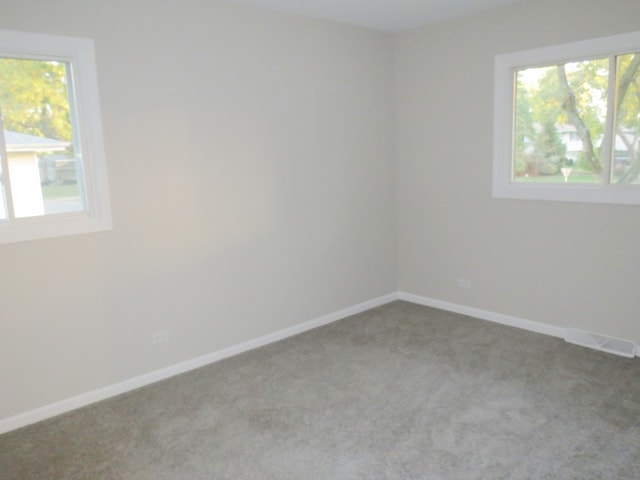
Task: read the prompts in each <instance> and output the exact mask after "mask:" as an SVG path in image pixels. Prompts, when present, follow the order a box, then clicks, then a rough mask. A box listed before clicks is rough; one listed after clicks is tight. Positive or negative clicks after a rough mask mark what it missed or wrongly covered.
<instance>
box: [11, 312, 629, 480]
mask: <svg viewBox="0 0 640 480" xmlns="http://www.w3.org/2000/svg"><path fill="white" fill-rule="evenodd" d="M604 478H606V479H608V480H615V479H625V480H627V479H632V478H640V361H638V359H628V358H623V357H618V356H614V355H610V354H607V353H603V352H598V351H594V350H590V349H586V348H583V347H579V346H575V345H571V344H568V343H566V342H564V341H563V340H561V339H558V338H554V337H549V336H544V335H540V334H536V333H532V332H527V331H523V330H519V329H516V328H512V327H507V326H504V325H498V324H493V323H490V322H484V321H480V320H477V319H473V318H470V317H466V316H464V315H460V314H455V313H451V312H445V311H442V310H437V309H434V308H430V307H425V306H420V305H415V304H410V303H406V302H402V301H397V302H393V303H390V304H388V305H384V306H382V307H378V308H375V309H373V310H369V311H367V312H364V313H361V314H358V315H354V316H352V317H349V318H346V319H344V320H341V321H338V322H336V323H333V324H330V325H327V326H324V327H321V328H318V329H315V330H312V331H309V332H306V333H303V334H301V335H297V336H295V337H291V338H288V339H285V340H282V341H280V342H276V343H273V344H271V345H267V346H265V347H261V348H259V349H256V350H253V351H250V352H246V353H243V354H240V355H237V356H235V357H232V358H228V359H225V360H222V361H220V362H217V363H215V364H212V365H208V366H206V367H203V368H200V369H197V370H194V371H191V372H189V373H185V374H182V375H178V376H176V377H173V378H170V379H168V380H164V381H162V382H159V383H156V384H153V385H149V386H146V387H144V388H140V389H138V390H135V391H132V392H129V393H126V394H123V395H120V396H118V397H114V398H111V399H108V400H105V401H102V402H99V403H96V404H93V405H90V406H87V407H85V408H81V409H79V410H76V411H73V412H70V413H67V414H64V415H61V416H58V417H55V418H51V419H49V420H46V421H43V422H40V423H37V424H34V425H30V426H28V427H25V428H22V429H19V430H15V431H12V432H9V433H7V434H4V435H1V436H0V479H2V480H5V479H11V480H18V479H20V480H22V479H47V480H56V479H66V480H74V479H83V480H85V479H128V480H152V479H153V480H162V479H167V480H169V479H171V480H180V479H185V480H199V479H203V480H204V479H207V480H210V479H234V480H236V479H237V480H243V479H256V480H257V479H260V480H267V479H278V480H280V479H296V480H299V479H306V480H313V479H332V480H337V479H368V480H371V479H456V480H459V479H465V480H473V479H492V480H498V479H512V480H517V479H537V480H542V479H594V480H595V479H598V480H599V479H604Z"/></svg>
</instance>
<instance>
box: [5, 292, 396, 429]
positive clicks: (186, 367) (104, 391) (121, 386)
mask: <svg viewBox="0 0 640 480" xmlns="http://www.w3.org/2000/svg"><path fill="white" fill-rule="evenodd" d="M394 300H398V293H391V294H389V295H384V296H382V297H378V298H375V299H373V300H369V301H366V302H363V303H360V304H358V305H354V306H352V307H348V308H344V309H342V310H338V311H337V312H333V313H330V314H328V315H324V316H322V317H319V318H316V319H314V320H310V321H308V322H304V323H301V324H300V325H295V326H293V327H289V328H285V329H283V330H279V331H277V332H274V333H271V334H268V335H265V336H263V337H259V338H256V339H254V340H249V341H247V342H243V343H240V344H238V345H234V346H232V347H229V348H224V349H222V350H218V351H217V352H213V353H209V354H207V355H202V356H200V357H197V358H194V359H191V360H187V361H185V362H181V363H178V364H175V365H171V366H169V367H166V368H161V369H159V370H155V371H153V372H150V373H146V374H144V375H140V376H138V377H134V378H131V379H128V380H124V381H122V382H119V383H115V384H113V385H109V386H107V387H104V388H100V389H97V390H93V391H91V392H87V393H83V394H80V395H77V396H75V397H71V398H67V399H65V400H61V401H59V402H56V403H52V404H50V405H45V406H43V407H39V408H36V409H34V410H30V411H28V412H24V413H20V414H18V415H14V416H12V417H8V418H4V419H0V434H3V433H6V432H9V431H11V430H16V429H18V428H21V427H25V426H27V425H30V424H32V423H36V422H39V421H42V420H45V419H47V418H51V417H55V416H57V415H60V414H63V413H66V412H70V411H71V410H75V409H77V408H80V407H84V406H87V405H90V404H92V403H95V402H99V401H101V400H106V399H107V398H111V397H115V396H116V395H120V394H122V393H126V392H128V391H131V390H135V389H136V388H140V387H144V386H145V385H149V384H151V383H155V382H158V381H160V380H165V379H167V378H170V377H173V376H175V375H179V374H181V373H185V372H188V371H191V370H195V369H196V368H200V367H203V366H205V365H209V364H211V363H215V362H218V361H220V360H223V359H225V358H229V357H232V356H234V355H238V354H240V353H243V352H247V351H249V350H253V349H256V348H258V347H262V346H264V345H268V344H270V343H274V342H277V341H279V340H284V339H285V338H288V337H292V336H294V335H298V334H300V333H303V332H306V331H308V330H312V329H314V328H318V327H321V326H323V325H328V324H330V323H333V322H336V321H338V320H342V319H343V318H346V317H349V316H351V315H356V314H358V313H362V312H365V311H367V310H370V309H372V308H375V307H379V306H381V305H385V304H387V303H390V302H393V301H394Z"/></svg>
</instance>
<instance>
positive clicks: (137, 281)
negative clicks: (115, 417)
mask: <svg viewBox="0 0 640 480" xmlns="http://www.w3.org/2000/svg"><path fill="white" fill-rule="evenodd" d="M1 10H2V15H0V28H5V29H14V30H25V31H37V32H42V33H58V34H66V35H74V36H86V37H91V38H93V39H95V43H96V56H97V66H98V78H99V84H100V93H101V103H102V114H103V115H102V117H103V123H104V134H105V142H106V154H107V162H108V169H109V180H110V183H111V198H112V207H113V215H114V225H115V228H114V230H113V231H112V232H107V233H100V234H91V235H82V236H75V237H68V238H59V239H53V240H42V241H34V242H26V243H19V244H10V245H2V246H0V265H2V271H3V272H4V274H3V275H2V276H0V292H1V294H0V295H1V301H0V319H1V323H0V386H1V392H2V393H1V395H0V397H1V398H0V418H3V417H8V416H12V415H15V414H17V413H20V412H24V411H27V410H30V409H32V408H35V407H38V406H42V405H47V404H49V403H52V402H55V401H58V400H62V399H65V398H68V397H71V396H73V395H76V394H79V393H83V392H87V391H90V390H93V389H96V388H100V387H104V386H107V385H111V384H113V383H116V382H118V381H122V380H125V379H129V378H132V377H134V376H137V375H140V374H144V373H147V372H150V371H152V370H155V369H159V368H162V367H165V366H168V365H173V364H175V363H177V362H180V361H184V360H188V359H192V358H195V357H197V356H199V355H202V354H206V353H210V352H214V351H217V350H219V349H222V348H224V347H228V346H231V345H236V344H238V343H240V342H242V341H246V340H250V339H254V338H257V337H260V336H262V335H265V334H267V333H271V332H274V331H277V330H279V329H282V328H286V327H289V326H292V325H295V324H299V323H301V322H304V321H306V320H311V319H314V318H317V317H319V316H321V315H325V314H328V313H332V312H334V311H337V310H339V309H342V308H345V307H349V306H352V305H355V304H358V303H360V302H363V301H366V300H370V299H372V298H376V297H378V296H381V295H384V294H388V293H390V292H393V291H395V289H396V270H395V267H396V259H395V251H396V246H395V204H394V183H393V182H394V173H393V165H392V133H393V127H392V108H393V107H392V96H391V91H392V78H393V73H392V70H393V69H392V44H391V41H390V38H389V36H388V35H386V34H382V33H376V32H372V31H368V30H365V29H357V28H350V27H345V26H340V25H334V24H331V23H327V22H319V21H311V20H305V19H300V18H295V17H289V16H284V15H276V14H270V13H266V12H263V11H261V10H257V9H251V8H248V7H241V6H235V5H231V4H226V3H223V2H219V1H206V2H205V1H198V0H181V1H170V0H167V1H156V0H136V1H135V2H131V1H125V0H117V1H114V0H110V1H85V0H49V1H38V0H23V1H20V2H3V5H2V8H1ZM158 330H169V332H170V335H171V340H170V342H169V343H168V344H163V345H161V346H152V345H151V342H150V338H151V337H150V336H151V333H152V332H155V331H158Z"/></svg>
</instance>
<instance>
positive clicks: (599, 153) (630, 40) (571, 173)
mask: <svg viewBox="0 0 640 480" xmlns="http://www.w3.org/2000/svg"><path fill="white" fill-rule="evenodd" d="M493 196H494V197H496V198H522V199H541V200H560V201H582V202H602V203H622V204H640V32H635V33H630V34H624V35H617V36H612V37H606V38H600V39H594V40H587V41H583V42H577V43H570V44H564V45H559V46H555V47H548V48H541V49H536V50H527V51H523V52H515V53H509V54H505V55H499V56H497V57H496V60H495V92H494V159H493Z"/></svg>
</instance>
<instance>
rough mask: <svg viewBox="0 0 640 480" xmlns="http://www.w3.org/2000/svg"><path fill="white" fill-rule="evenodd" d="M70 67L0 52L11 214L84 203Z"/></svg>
mask: <svg viewBox="0 0 640 480" xmlns="http://www.w3.org/2000/svg"><path fill="white" fill-rule="evenodd" d="M70 68H71V66H70V65H69V64H67V63H64V62H57V61H45V60H25V59H17V58H0V109H1V111H2V124H3V134H4V140H5V142H4V143H5V146H6V153H7V161H6V165H7V166H8V170H9V181H10V185H11V200H12V204H13V210H14V215H15V217H17V218H23V217H34V216H42V215H49V214H56V213H65V212H77V211H82V210H84V209H85V205H84V200H83V195H82V175H81V156H80V151H81V150H80V145H79V139H78V135H77V133H76V129H75V128H74V124H75V112H74V108H73V92H72V87H73V86H72V84H71V75H70Z"/></svg>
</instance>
